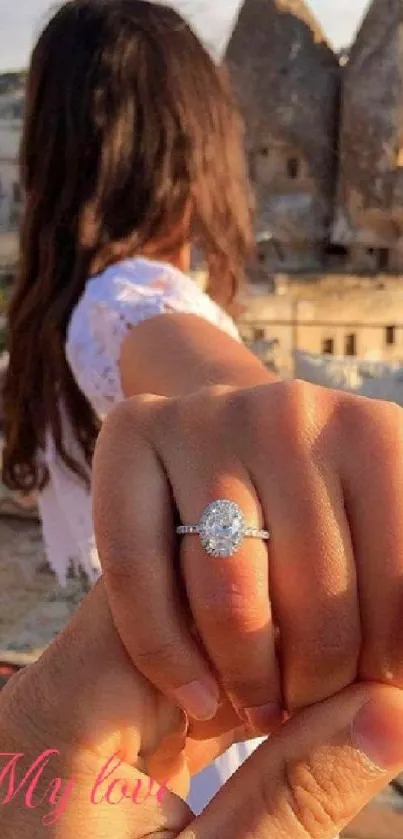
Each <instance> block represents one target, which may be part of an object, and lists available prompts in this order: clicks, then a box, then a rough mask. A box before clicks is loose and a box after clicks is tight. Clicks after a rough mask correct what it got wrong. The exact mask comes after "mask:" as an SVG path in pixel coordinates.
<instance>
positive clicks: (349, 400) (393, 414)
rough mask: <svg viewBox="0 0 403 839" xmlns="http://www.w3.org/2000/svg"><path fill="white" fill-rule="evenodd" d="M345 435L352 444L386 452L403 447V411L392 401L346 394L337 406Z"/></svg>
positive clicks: (360, 447)
mask: <svg viewBox="0 0 403 839" xmlns="http://www.w3.org/2000/svg"><path fill="white" fill-rule="evenodd" d="M338 416H339V422H340V425H341V431H342V436H343V438H344V439H346V440H347V441H348V443H349V446H350V447H353V446H354V447H358V449H359V450H361V449H364V450H365V451H366V452H368V450H369V448H371V449H372V450H374V449H376V451H377V452H378V454H382V455H384V456H387V455H388V453H389V452H391V451H393V452H394V453H395V454H396V445H397V446H398V447H399V448H402V447H403V411H402V409H401V408H400V407H399V406H398V405H396V404H395V403H392V402H381V401H376V400H372V399H366V398H363V397H357V396H345V398H344V399H342V400H340V402H339V407H338Z"/></svg>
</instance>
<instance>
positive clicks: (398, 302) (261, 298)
mask: <svg viewBox="0 0 403 839" xmlns="http://www.w3.org/2000/svg"><path fill="white" fill-rule="evenodd" d="M240 327H241V333H242V337H243V338H244V340H245V341H246V342H247V343H248V345H249V346H250V347H251V348H252V349H253V350H254V351H255V352H256V353H257V354H258V355H259V356H260V357H261V358H262V360H264V361H266V362H268V363H271V362H272V361H274V362H275V365H276V367H277V368H278V370H279V372H280V373H281V374H282V375H289V374H290V373H291V372H292V370H293V361H292V360H293V354H294V353H295V352H296V351H297V350H300V351H304V352H308V353H313V354H316V355H326V356H335V357H347V358H350V359H358V358H360V359H362V360H364V361H366V362H375V361H384V362H388V363H395V362H401V360H402V359H403V287H402V283H401V281H400V279H398V278H395V279H392V278H387V277H383V278H379V281H377V282H376V283H374V281H373V279H371V278H367V279H366V280H359V279H357V278H354V277H351V278H348V277H343V276H337V275H335V276H334V277H331V278H330V277H329V278H328V279H327V280H323V281H322V282H321V283H317V282H315V281H311V282H307V281H306V280H301V281H300V282H297V281H296V280H294V281H293V282H290V281H288V285H287V279H286V278H284V283H283V286H282V287H281V288H279V290H278V293H277V294H267V292H266V291H265V289H264V288H259V287H258V286H255V287H254V288H252V289H251V290H250V291H249V294H248V297H247V299H246V300H245V311H244V314H243V317H242V320H241V324H240Z"/></svg>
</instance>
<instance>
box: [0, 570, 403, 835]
mask: <svg viewBox="0 0 403 839" xmlns="http://www.w3.org/2000/svg"><path fill="white" fill-rule="evenodd" d="M402 743H403V699H402V695H401V693H400V691H397V690H396V689H394V688H390V687H384V686H376V685H361V686H355V687H353V688H349V689H347V690H346V691H344V692H343V693H342V694H340V695H338V696H337V697H334V698H333V699H331V700H328V701H327V702H325V703H323V704H322V705H319V706H317V707H313V708H310V709H308V710H307V711H303V712H301V713H300V714H297V715H296V716H295V718H294V719H293V720H292V721H291V722H289V723H288V724H287V725H285V726H284V727H283V728H282V729H281V730H280V731H279V732H278V733H277V734H276V735H274V736H273V738H271V739H270V741H269V742H268V743H267V744H265V745H264V746H262V747H261V748H260V749H259V750H258V751H257V752H256V753H255V754H254V755H253V756H252V758H250V759H249V760H248V761H247V763H246V764H245V765H244V766H243V767H242V768H241V769H240V770H239V771H238V772H237V773H236V775H235V776H234V777H233V778H232V779H231V781H230V782H229V783H228V784H227V786H226V787H225V788H223V789H222V790H221V791H220V793H219V794H218V795H217V796H216V798H215V800H214V801H213V802H212V804H211V805H210V806H209V807H208V808H207V809H206V810H205V812H204V813H203V815H202V816H201V817H199V818H198V819H194V817H193V815H192V813H191V812H190V811H189V809H188V808H187V807H186V805H185V804H184V803H183V801H181V800H180V799H179V798H177V797H176V796H175V795H173V794H172V793H170V792H168V791H166V790H162V789H160V788H159V787H158V784H157V785H152V784H150V780H149V778H147V777H146V775H145V774H144V772H145V771H147V769H148V771H149V772H152V774H153V775H155V776H156V777H157V778H159V779H160V781H162V779H170V785H171V786H172V787H173V788H174V789H176V790H177V791H182V792H184V791H185V790H184V787H186V784H187V779H188V776H189V766H188V759H189V757H190V755H191V752H192V745H191V743H190V738H189V737H188V736H187V732H186V726H185V725H184V715H183V713H182V712H180V711H179V709H177V708H175V707H174V706H172V704H171V703H169V702H168V701H167V700H166V699H165V698H164V697H163V696H159V695H158V694H157V693H156V691H155V689H154V688H152V686H151V685H149V684H147V682H146V681H145V679H144V678H143V677H142V676H141V675H140V674H139V673H138V672H137V671H136V670H135V669H134V668H133V666H132V664H131V662H130V661H129V659H128V657H127V655H126V653H125V651H124V649H123V648H122V645H121V642H120V639H119V637H118V635H117V632H116V630H115V629H114V626H113V623H112V620H111V616H110V612H109V608H108V604H107V598H106V596H105V592H104V588H103V583H102V582H101V583H100V584H99V585H98V586H97V587H96V588H95V589H94V590H93V591H92V592H91V594H90V595H89V596H88V598H87V599H86V601H85V602H84V603H83V605H82V606H81V608H80V609H79V610H78V612H77V613H76V615H75V616H74V618H73V619H72V621H71V622H70V624H69V625H68V626H67V627H66V629H65V630H64V631H63V633H62V634H61V635H60V636H59V638H58V639H56V641H55V642H54V643H53V644H52V645H51V646H50V648H49V649H48V650H47V652H46V653H45V655H44V656H43V657H42V659H41V660H40V661H39V662H38V663H37V664H36V665H34V666H32V667H29V668H27V669H26V670H25V671H23V672H22V673H21V674H19V675H18V676H17V677H15V678H14V679H13V680H12V681H11V682H10V683H9V685H8V686H7V688H6V689H5V690H4V691H3V692H2V693H1V695H0V828H1V837H2V839H45V837H46V839H56V837H57V839H71V837H72V836H80V837H81V836H82V837H85V839H90V838H91V839H157V837H161V836H162V835H163V836H164V837H166V839H175V837H181V839H215V837H217V836H218V837H220V839H227V837H228V839H229V837H230V839H247V837H250V836H251V835H252V834H253V836H254V837H256V839H257V837H270V839H281V837H284V836H287V837H289V839H309V837H312V839H332V837H333V836H334V835H335V834H336V833H337V832H338V830H340V829H341V828H343V827H344V826H345V825H346V824H347V823H348V822H349V821H350V820H351V819H352V818H354V817H355V815H356V814H357V813H358V812H359V810H360V809H361V808H362V807H363V806H364V805H365V804H366V803H367V802H368V800H369V799H370V798H371V797H372V796H373V795H375V794H376V793H377V792H378V791H379V790H380V789H381V788H382V787H383V786H385V785H386V784H387V783H388V782H389V781H390V780H391V778H392V776H393V775H396V774H397V772H399V770H402V769H403V746H402ZM202 748H204V758H205V760H207V761H208V760H209V759H211V753H212V747H211V743H209V742H205V743H204V744H202V743H200V744H199V750H200V749H202ZM214 748H215V747H214ZM223 748H225V743H224V742H222V743H221V745H220V749H221V750H222V749H223ZM47 750H51V751H52V754H51V756H50V757H49V758H48V759H45V758H44V755H45V754H46V751H47ZM116 752H120V754H121V757H122V761H121V763H120V765H119V767H118V768H115V767H116V765H117V764H118V763H119V761H118V760H116V761H115V762H113V761H112V763H109V761H110V759H111V758H112V756H113V755H114V754H115V753H116ZM199 753H200V751H199ZM13 755H15V757H16V763H15V771H14V772H13V771H12V770H9V771H8V772H7V771H5V768H6V767H7V766H10V759H11V761H12V760H13V758H12V756H13ZM10 756H11V757H10ZM38 758H39V759H40V764H38V763H37V766H36V774H35V772H33V771H31V774H30V775H29V777H26V779H25V781H24V775H26V773H29V771H30V769H32V767H33V765H34V763H35V761H38ZM190 760H191V757H190ZM107 766H108V767H109V768H108V771H106V768H107ZM38 767H39V770H38ZM108 772H109V774H108Z"/></svg>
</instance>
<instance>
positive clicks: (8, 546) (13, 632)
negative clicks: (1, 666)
mask: <svg viewBox="0 0 403 839" xmlns="http://www.w3.org/2000/svg"><path fill="white" fill-rule="evenodd" d="M44 565H45V563H44V553H43V546H42V539H41V533H40V527H39V525H38V523H37V522H35V521H21V520H19V519H15V518H14V519H13V518H11V517H10V518H8V517H0V660H3V661H4V660H7V658H11V660H13V661H14V660H17V661H22V662H23V663H25V661H29V660H32V659H33V658H36V657H37V656H38V654H39V653H40V652H41V650H42V649H43V648H44V647H45V646H46V645H47V644H48V643H49V641H51V639H52V638H53V637H54V636H55V635H56V634H57V632H58V631H59V630H60V629H61V627H62V626H64V624H65V623H66V621H67V620H68V618H69V617H70V615H71V614H72V612H73V611H74V609H75V608H76V606H77V605H78V603H79V602H80V600H81V599H82V597H83V596H84V593H85V586H84V584H83V582H82V581H81V580H80V579H71V580H69V582H68V585H67V586H66V588H65V589H63V588H62V587H61V586H59V585H58V583H57V580H56V579H55V577H54V575H53V574H51V573H50V572H49V571H46V570H43V568H44ZM41 568H42V570H41ZM45 568H46V566H45Z"/></svg>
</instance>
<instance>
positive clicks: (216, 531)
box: [176, 501, 270, 558]
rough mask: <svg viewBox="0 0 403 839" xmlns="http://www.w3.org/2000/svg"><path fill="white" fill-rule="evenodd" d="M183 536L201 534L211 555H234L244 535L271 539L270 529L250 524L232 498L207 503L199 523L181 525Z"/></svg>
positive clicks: (207, 551)
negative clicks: (250, 525)
mask: <svg viewBox="0 0 403 839" xmlns="http://www.w3.org/2000/svg"><path fill="white" fill-rule="evenodd" d="M176 532H177V533H178V534H179V535H180V536H187V535H194V536H195V535H198V536H199V537H200V542H201V544H202V547H203V548H204V550H205V551H206V553H208V554H209V555H210V556H215V557H222V558H228V557H231V556H234V554H236V552H237V551H238V550H239V548H240V547H241V545H242V542H243V540H244V539H246V538H249V539H263V540H265V541H267V540H268V539H270V533H269V532H268V531H267V530H259V529H258V528H255V527H248V526H247V525H246V522H245V518H244V515H243V512H242V510H241V509H240V507H238V504H235V503H234V502H233V501H213V503H212V504H209V506H208V507H206V509H205V511H204V513H203V514H202V517H201V519H200V522H199V524H195V525H181V526H180V527H177V529H176Z"/></svg>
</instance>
